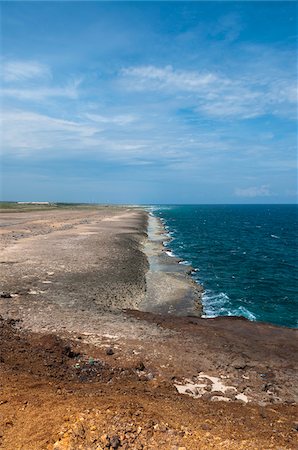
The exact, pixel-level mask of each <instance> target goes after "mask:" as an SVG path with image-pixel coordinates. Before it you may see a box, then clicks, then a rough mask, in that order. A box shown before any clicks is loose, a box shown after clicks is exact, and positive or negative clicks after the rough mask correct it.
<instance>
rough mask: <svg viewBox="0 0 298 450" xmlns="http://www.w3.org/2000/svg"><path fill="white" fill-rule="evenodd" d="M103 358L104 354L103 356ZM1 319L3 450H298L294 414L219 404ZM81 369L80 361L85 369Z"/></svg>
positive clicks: (285, 408)
mask: <svg viewBox="0 0 298 450" xmlns="http://www.w3.org/2000/svg"><path fill="white" fill-rule="evenodd" d="M97 352H98V349H97ZM90 354H94V349H92V348H91V347H88V346H86V345H85V346H84V345H82V346H81V348H80V346H79V345H78V344H77V343H72V342H71V341H69V342H67V341H64V340H61V339H60V338H58V337H55V336H53V335H39V334H33V333H29V332H24V331H19V330H18V329H16V326H15V325H14V323H13V321H4V320H3V319H1V321H0V355H1V356H0V361H1V363H0V376H1V378H0V379H1V396H0V436H1V437H0V439H1V440H0V446H1V448H4V449H7V450H9V449H11V450H16V449H24V450H27V449H28V450H29V449H30V450H33V449H53V448H55V449H73V450H75V449H101V448H123V449H159V448H164V449H178V448H185V449H198V448H200V449H210V448H215V449H217V448H228V449H242V448H243V449H244V448H249V449H269V448H274V449H294V448H295V442H296V443H297V441H295V439H296V437H297V424H296V423H295V416H294V412H295V409H294V408H295V407H294V406H292V405H278V406H277V405H274V406H267V407H259V406H256V405H242V404H240V403H229V404H225V403H223V402H220V403H210V402H204V401H202V400H195V399H192V398H190V397H187V396H182V395H181V396H179V395H177V393H176V391H175V389H174V388H173V386H171V385H170V384H169V383H167V382H166V381H164V382H163V381H162V380H160V381H156V380H155V379H153V380H151V381H150V380H149V381H148V380H145V379H142V377H140V376H139V373H140V369H141V368H142V367H139V363H138V362H136V361H135V362H134V364H130V366H123V365H122V366H119V365H116V364H115V360H114V359H113V363H110V364H109V363H108V362H107V361H108V360H109V358H111V357H112V355H111V356H108V355H106V354H104V353H102V358H101V359H100V358H96V359H95V360H90V359H89V355H90ZM78 361H80V362H79V363H78Z"/></svg>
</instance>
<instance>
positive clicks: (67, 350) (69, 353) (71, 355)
mask: <svg viewBox="0 0 298 450" xmlns="http://www.w3.org/2000/svg"><path fill="white" fill-rule="evenodd" d="M63 354H64V355H65V356H67V357H68V358H77V357H78V356H80V353H78V352H74V351H73V350H72V349H71V348H70V347H69V345H67V346H66V347H64V350H63Z"/></svg>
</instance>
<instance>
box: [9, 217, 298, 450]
mask: <svg viewBox="0 0 298 450" xmlns="http://www.w3.org/2000/svg"><path fill="white" fill-rule="evenodd" d="M3 223H4V224H5V226H3V227H2V257H1V266H2V279H3V286H2V288H1V298H0V314H1V316H2V317H1V319H0V447H1V448H4V449H14V450H15V449H24V450H27V449H28V450H29V449H30V450H31V449H74V450H76V449H97V450H99V449H105V448H126V449H160V448H163V449H173V450H174V449H176V450H177V449H179V448H180V449H198V448H200V449H210V448H215V449H217V448H226V449H241V448H251V449H269V448H274V449H294V448H296V447H297V435H298V432H297V427H298V424H297V422H296V421H295V420H296V419H295V413H297V409H296V403H297V392H296V391H295V386H296V385H297V379H296V378H295V377H296V376H297V353H298V352H297V339H296V340H295V337H296V336H297V335H296V331H295V330H290V329H283V328H278V327H273V326H270V325H266V324H254V323H250V322H248V321H246V320H241V319H231V318H221V319H209V320H206V319H200V318H198V317H175V316H171V315H158V314H153V313H151V312H142V311H138V310H137V308H138V307H139V306H140V305H142V304H143V302H144V298H145V297H144V296H145V295H146V292H145V275H146V271H147V269H148V266H147V262H146V258H145V257H144V255H143V253H142V251H141V250H142V245H143V243H144V239H145V230H146V215H145V214H144V213H143V212H142V211H135V210H129V209H127V208H114V209H110V208H102V209H97V210H93V209H90V210H89V209H87V210H86V209H85V210H65V211H64V210H60V211H57V210H54V211H43V212H33V213H32V212H23V213H9V214H7V213H5V214H4V215H3ZM179 392H184V393H179Z"/></svg>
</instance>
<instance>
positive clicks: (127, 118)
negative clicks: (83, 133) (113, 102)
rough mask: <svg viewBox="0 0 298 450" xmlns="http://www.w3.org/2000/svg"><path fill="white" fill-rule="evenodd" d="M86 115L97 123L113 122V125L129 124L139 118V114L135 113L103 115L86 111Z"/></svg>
mask: <svg viewBox="0 0 298 450" xmlns="http://www.w3.org/2000/svg"><path fill="white" fill-rule="evenodd" d="M85 117H86V118H87V119H90V120H92V121H93V122H96V123H101V124H112V125H113V124H114V125H119V126H124V125H128V124H131V123H133V122H136V121H137V120H138V118H137V116H136V115H133V114H119V115H115V116H103V115H101V114H93V113H86V114H85Z"/></svg>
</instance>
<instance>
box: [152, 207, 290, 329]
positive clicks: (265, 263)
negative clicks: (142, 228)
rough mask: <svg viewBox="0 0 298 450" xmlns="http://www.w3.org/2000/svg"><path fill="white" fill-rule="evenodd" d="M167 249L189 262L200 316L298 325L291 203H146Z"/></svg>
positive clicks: (288, 325) (184, 261)
mask: <svg viewBox="0 0 298 450" xmlns="http://www.w3.org/2000/svg"><path fill="white" fill-rule="evenodd" d="M150 210H151V211H152V213H153V214H154V215H155V216H157V217H159V218H160V219H161V220H162V222H163V223H164V226H165V228H166V230H167V233H168V235H169V236H170V238H171V239H170V240H169V241H167V242H165V245H166V246H167V247H168V250H169V252H171V253H170V254H172V255H173V256H177V257H178V258H181V259H182V260H183V261H181V263H182V264H187V265H188V264H189V265H191V266H192V267H193V268H194V271H193V273H192V276H193V277H194V279H195V280H196V281H197V282H198V283H200V284H201V285H202V286H203V287H204V294H203V298H202V302H203V312H204V317H216V316H243V317H246V318H247V319H249V320H254V321H262V322H269V323H272V324H275V325H281V326H287V327H292V328H296V327H297V325H298V320H297V319H298V295H297V287H298V282H297V281H298V270H297V230H298V226H297V206H296V205H183V206H180V205H169V206H168V205H160V206H152V207H151V208H150Z"/></svg>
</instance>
